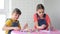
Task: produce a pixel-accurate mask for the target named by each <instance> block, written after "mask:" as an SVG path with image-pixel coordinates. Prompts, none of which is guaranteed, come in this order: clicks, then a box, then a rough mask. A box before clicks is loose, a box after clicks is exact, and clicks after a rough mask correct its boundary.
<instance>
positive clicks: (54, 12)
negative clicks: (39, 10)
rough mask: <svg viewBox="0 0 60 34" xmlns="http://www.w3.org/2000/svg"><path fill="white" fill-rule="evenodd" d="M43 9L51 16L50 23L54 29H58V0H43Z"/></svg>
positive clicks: (59, 0) (59, 16)
mask: <svg viewBox="0 0 60 34" xmlns="http://www.w3.org/2000/svg"><path fill="white" fill-rule="evenodd" d="M44 5H45V9H46V10H45V11H46V12H47V13H48V14H49V16H50V18H51V23H52V24H53V26H55V28H56V29H60V27H59V26H60V15H59V14H60V0H44Z"/></svg>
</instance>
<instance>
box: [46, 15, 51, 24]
mask: <svg viewBox="0 0 60 34" xmlns="http://www.w3.org/2000/svg"><path fill="white" fill-rule="evenodd" d="M46 21H47V23H48V25H49V24H50V22H51V21H50V17H49V16H48V15H47V14H46Z"/></svg>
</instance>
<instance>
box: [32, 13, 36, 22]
mask: <svg viewBox="0 0 60 34" xmlns="http://www.w3.org/2000/svg"><path fill="white" fill-rule="evenodd" d="M33 20H34V22H37V16H36V14H34V15H33Z"/></svg>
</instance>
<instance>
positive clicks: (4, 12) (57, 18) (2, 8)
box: [0, 0, 60, 34]
mask: <svg viewBox="0 0 60 34" xmlns="http://www.w3.org/2000/svg"><path fill="white" fill-rule="evenodd" d="M59 1H60V0H0V31H2V27H3V26H4V24H5V20H6V19H7V18H10V17H11V12H12V11H13V9H14V8H19V9H20V10H21V12H22V15H21V16H20V18H19V21H20V24H21V27H22V28H23V26H24V24H25V23H28V26H29V28H32V27H33V26H34V22H33V14H34V13H35V12H36V5H37V4H39V3H40V4H41V3H42V4H43V5H44V6H45V12H46V13H47V14H48V15H49V17H50V18H51V23H52V25H53V26H54V27H55V28H56V29H60V27H59V26H60V15H59V14H60V2H59ZM1 24H2V25H1ZM2 32H3V31H2ZM3 34H4V33H3Z"/></svg>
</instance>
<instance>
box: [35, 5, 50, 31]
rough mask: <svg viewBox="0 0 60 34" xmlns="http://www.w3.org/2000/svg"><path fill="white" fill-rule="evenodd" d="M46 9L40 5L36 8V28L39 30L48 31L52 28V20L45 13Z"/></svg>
mask: <svg viewBox="0 0 60 34" xmlns="http://www.w3.org/2000/svg"><path fill="white" fill-rule="evenodd" d="M44 10H45V8H44V6H43V5H42V4H38V5H37V7H36V13H35V14H34V28H35V29H38V30H46V29H48V28H49V26H50V18H49V16H48V15H47V14H46V13H45V12H44Z"/></svg>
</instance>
